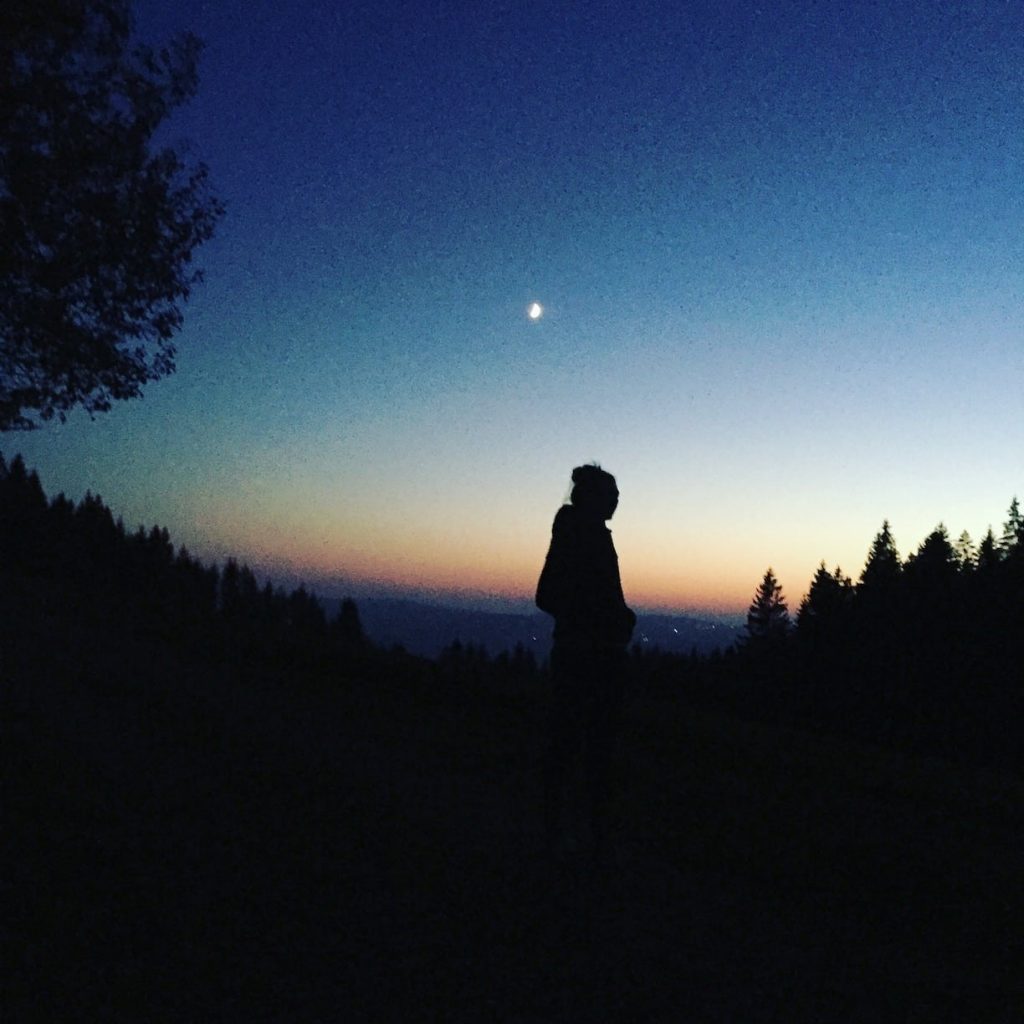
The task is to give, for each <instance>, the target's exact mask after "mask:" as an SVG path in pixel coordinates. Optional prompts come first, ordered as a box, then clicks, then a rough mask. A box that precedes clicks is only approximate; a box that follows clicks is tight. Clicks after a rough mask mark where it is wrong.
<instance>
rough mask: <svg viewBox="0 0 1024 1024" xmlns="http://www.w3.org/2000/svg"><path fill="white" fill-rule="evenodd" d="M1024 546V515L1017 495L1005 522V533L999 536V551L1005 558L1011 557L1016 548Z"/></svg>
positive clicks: (1011, 503)
mask: <svg viewBox="0 0 1024 1024" xmlns="http://www.w3.org/2000/svg"><path fill="white" fill-rule="evenodd" d="M1020 547H1024V515H1022V514H1021V511H1020V502H1019V501H1018V500H1017V498H1016V496H1015V497H1014V498H1013V500H1012V501H1011V502H1010V507H1009V509H1008V510H1007V513H1006V522H1005V523H1003V533H1002V536H1001V537H1000V538H999V553H1000V555H1001V556H1002V557H1003V558H1009V557H1011V555H1012V553H1013V552H1014V550H1015V549H1017V548H1020Z"/></svg>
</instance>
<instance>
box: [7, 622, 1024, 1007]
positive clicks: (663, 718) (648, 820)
mask: <svg viewBox="0 0 1024 1024" xmlns="http://www.w3.org/2000/svg"><path fill="white" fill-rule="evenodd" d="M6 625H7V628H6V630H5V633H4V639H5V644H6V649H5V650H4V651H3V655H4V662H3V665H2V667H3V670H4V676H5V678H4V692H3V704H2V712H3V759H4V768H3V775H4V787H5V795H4V801H3V815H4V819H5V820H4V830H3V836H4V839H3V845H4V856H5V867H4V870H3V876H2V879H3V880H2V885H3V890H4V893H3V896H4V898H3V903H4V905H5V908H6V909H5V911H4V921H5V931H6V933H7V934H6V938H7V941H8V943H9V947H8V948H9V952H8V953H6V954H5V956H4V959H5V961H6V963H7V965H8V967H9V970H8V971H7V972H6V973H7V974H8V980H7V982H6V983H5V993H4V997H3V1003H4V1006H5V1010H4V1013H3V1017H4V1020H5V1021H11V1022H14V1021H28V1020H33V1021H38V1020H46V1019H52V1020H75V1019H78V1020H97V1021H98V1020H124V1021H133V1022H134V1021H152V1020H177V1021H222V1020H223V1021H235V1020H238V1021H247V1022H248V1021H358V1020H368V1021H370V1020H372V1021H381V1020H395V1021H409V1020H495V1021H524V1022H525V1021H560V1020H593V1021H680V1020H682V1021H698V1022H701V1021H709V1022H710V1021H723V1022H724V1021H728V1022H738V1024H744V1022H759V1021H780V1022H803V1021H822V1022H832V1021H865V1022H878V1021H900V1022H914V1021H921V1022H932V1021H958V1022H982V1021H993V1022H995V1021H998V1022H1006V1024H1011V1022H1018V1021H1020V1020H1022V1019H1024V970H1022V968H1024V952H1022V942H1021V934H1022V928H1021V924H1022V920H1021V916H1022V910H1024V871H1022V868H1024V855H1022V847H1021V838H1022V828H1021V826H1022V822H1024V811H1022V800H1021V798H1022V796H1024V785H1022V783H1021V781H1020V780H1019V779H1016V778H1014V777H1010V776H998V775H993V774H988V775H983V774H980V773H978V772H966V771H964V770H960V769H955V768H953V767H952V766H949V765H946V764H944V763H942V762H938V761H936V762H925V761H920V760H910V759H907V758H903V757H900V756H897V755H895V754H890V753H881V752H878V751H872V750H866V749H864V748H862V747H857V746H853V745H845V746H844V745H841V744H839V743H837V742H829V741H826V740H823V739H820V738H813V737H809V736H806V735H802V734H799V733H787V732H785V731H783V730H780V729H777V728H769V727H767V726H757V725H754V724H751V723H744V722H738V721H735V720H731V719H728V718H725V717H721V716H716V715H714V714H710V713H707V712H696V711H693V710H688V709H687V708H686V707H685V706H684V705H683V704H681V703H680V702H678V701H669V700H665V699H661V700H655V699H651V698H646V699H640V698H637V699H634V700H633V702H632V703H631V705H630V708H629V713H628V723H627V732H626V735H625V737H624V741H623V744H622V749H621V752H620V753H621V758H620V761H621V771H620V785H619V787H618V794H617V800H616V821H617V827H616V833H615V846H614V850H613V854H614V860H615V861H616V863H614V864H613V865H605V866H603V867H600V868H596V867H593V866H591V864H590V862H589V861H588V860H587V859H586V858H585V857H580V858H579V859H578V860H572V861H569V862H568V863H565V864H562V865H560V866H556V865H553V864H551V863H550V862H549V861H548V860H547V859H546V858H545V857H544V855H543V853H542V843H541V836H540V830H539V811H538V806H537V805H538V795H539V779H538V763H539V753H540V745H541V738H542V703H541V700H540V695H539V694H538V693H532V692H520V693H514V692H505V693H504V694H498V693H493V692H492V693H485V692H481V691H477V692H476V693H475V694H471V693H469V692H467V691H466V690H465V689H459V688H456V687H454V686H452V685H450V684H441V683H438V682H437V681H436V680H434V679H433V677H431V676H430V674H429V671H428V670H427V669H426V668H424V667H417V666H416V664H415V663H414V662H411V661H410V662H409V663H408V664H407V666H406V668H404V669H400V668H399V667H398V666H399V663H398V662H396V663H395V667H394V668H393V670H392V671H391V673H390V675H388V674H386V673H385V674H384V675H383V677H382V678H378V679H376V680H375V681H370V680H368V679H360V678H358V677H357V678H353V679H350V680H338V681H337V682H336V683H334V684H331V685H329V686H325V685H323V684H321V685H319V686H311V685H302V686H300V685H295V686H285V685H281V684H277V685H271V684H269V683H267V682H266V681H265V680H264V681H261V682H260V683H259V684H258V685H256V684H251V683H247V682H245V681H244V680H241V679H237V678H234V677H233V673H231V672H228V673H227V674H226V675H225V676H223V677H216V678H214V677H211V675H210V674H209V670H208V669H203V670H198V669H194V668H193V667H192V666H191V665H190V664H189V662H188V661H187V659H185V658H184V656H181V657H180V658H178V657H177V656H176V655H175V654H173V653H169V651H170V649H169V648H166V647H164V646H159V645H154V644H153V643H151V642H142V641H140V642H137V643H128V644H126V645H124V646H122V647H121V648H120V649H118V650H117V651H103V652H101V653H98V654H96V653H95V652H93V653H94V654H95V657H93V656H91V655H90V654H89V651H90V647H89V636H88V625H87V624H86V625H84V626H82V629H83V630H84V631H85V632H83V633H82V634H81V635H80V636H78V637H77V639H76V638H75V637H74V636H71V637H70V638H68V637H65V638H64V639H63V640H62V642H61V643H60V644H47V643H45V642H44V641H43V640H41V639H39V638H41V637H43V636H47V635H49V634H48V632H47V629H46V624H45V622H44V623H40V622H39V621H38V620H33V622H32V623H31V624H27V623H26V624H22V625H23V626H24V628H21V627H19V625H18V624H17V623H11V622H10V621H9V622H8V623H7V624H6ZM62 628H63V627H62ZM82 652H85V653H84V654H83V653H82ZM98 666H103V668H102V670H100V669H99V668H98ZM111 666H113V668H111Z"/></svg>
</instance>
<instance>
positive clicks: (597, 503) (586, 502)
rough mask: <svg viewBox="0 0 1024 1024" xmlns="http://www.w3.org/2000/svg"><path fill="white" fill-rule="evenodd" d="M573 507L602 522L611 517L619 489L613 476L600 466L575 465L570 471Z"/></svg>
mask: <svg viewBox="0 0 1024 1024" xmlns="http://www.w3.org/2000/svg"><path fill="white" fill-rule="evenodd" d="M572 484H573V487H572V496H571V497H570V498H569V500H570V501H571V502H572V504H573V507H575V508H578V509H579V510H580V511H581V512H583V513H584V514H585V515H588V516H592V517H593V518H595V519H599V520H600V521H601V522H604V521H605V520H606V519H611V517H612V516H613V515H614V514H615V509H616V507H617V506H618V504H619V489H618V487H616V485H615V477H613V476H612V475H611V473H608V472H606V471H605V470H603V469H602V468H601V467H600V466H596V465H590V466H577V467H576V468H575V469H574V470H573V471H572Z"/></svg>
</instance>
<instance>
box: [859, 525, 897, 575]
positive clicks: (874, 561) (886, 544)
mask: <svg viewBox="0 0 1024 1024" xmlns="http://www.w3.org/2000/svg"><path fill="white" fill-rule="evenodd" d="M901 570H902V565H901V563H900V555H899V552H898V551H897V550H896V543H895V541H894V540H893V539H892V530H891V529H890V528H889V520H888V519H886V520H884V521H883V523H882V529H881V530H879V532H878V533H877V534H875V539H874V541H872V543H871V550H870V551H869V552H868V559H867V561H866V562H865V563H864V569H863V571H862V572H861V574H860V582H859V586H861V587H864V588H866V589H868V590H872V589H875V588H888V587H890V586H892V584H894V583H895V582H896V580H898V579H899V577H900V572H901Z"/></svg>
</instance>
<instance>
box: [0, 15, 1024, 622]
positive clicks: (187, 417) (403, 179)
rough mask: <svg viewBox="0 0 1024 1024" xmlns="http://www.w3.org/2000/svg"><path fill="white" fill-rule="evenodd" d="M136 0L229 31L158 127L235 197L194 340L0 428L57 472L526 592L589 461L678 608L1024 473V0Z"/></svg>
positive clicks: (213, 535) (345, 573)
mask: <svg viewBox="0 0 1024 1024" xmlns="http://www.w3.org/2000/svg"><path fill="white" fill-rule="evenodd" d="M137 10H138V16H139V17H138V30H139V35H140V36H141V37H142V38H144V39H146V40H147V41H151V42H158V41H160V40H161V39H162V38H164V37H166V35H167V34H168V33H170V32H173V31H178V30H181V29H192V30H193V31H195V32H196V33H197V34H198V35H200V36H201V37H202V38H203V39H204V40H205V41H206V50H205V53H204V59H203V63H202V65H201V77H200V89H199V94H198V95H197V97H196V98H195V100H194V101H193V102H192V103H191V104H190V105H189V107H188V108H186V109H184V110H182V111H180V112H179V113H178V114H177V115H176V117H175V120H174V122H173V124H171V125H170V126H169V130H168V132H167V136H168V138H171V139H177V138H179V137H180V138H186V139H188V140H190V143H191V147H192V150H193V152H194V153H195V154H196V155H197V156H198V157H200V158H201V159H203V160H205V161H206V162H207V163H208V165H209V166H210V170H211V175H212V178H213V181H214V185H215V187H216V189H217V190H218V192H219V194H220V195H221V196H222V197H223V199H224V200H225V201H226V203H227V206H228V214H227V216H226V218H225V219H224V221H223V222H222V224H221V226H220V229H219V232H218V234H217V237H216V238H215V239H214V240H213V241H212V242H210V243H209V244H208V245H207V246H205V247H204V248H203V249H202V250H201V253H200V264H201V265H202V266H203V267H204V268H205V271H206V282H205V284H203V285H202V286H200V288H199V289H198V290H197V291H196V292H195V294H194V297H193V299H192V301H191V302H190V303H189V305H188V307H187V310H186V324H185V327H184V329H183V331H182V332H181V334H180V336H179V339H178V347H179V359H178V372H177V374H176V375H175V376H173V377H171V378H168V379H167V380H165V381H162V382H159V383H157V384H154V385H150V387H149V389H148V391H147V394H146V396H145V398H144V399H143V400H141V401H135V402H129V403H122V404H121V405H119V406H116V407H115V409H114V410H113V411H112V412H110V413H107V414H105V415H103V416H100V417H97V419H96V420H95V421H90V420H89V418H88V417H87V416H85V415H81V414H75V415H73V416H72V417H71V418H70V419H69V421H68V423H67V424H66V425H64V426H60V425H52V426H47V427H46V428H44V429H42V430H40V431H38V432H36V433H35V434H34V435H13V436H12V435H6V436H4V438H3V439H2V442H3V448H4V450H5V451H6V452H7V453H8V454H10V453H12V452H13V451H16V450H21V451H22V452H23V453H24V455H25V457H26V460H27V461H28V462H29V464H30V465H34V466H36V467H37V468H38V470H39V471H40V474H41V476H42V479H43V484H44V486H45V487H46V488H47V490H48V492H50V493H51V494H52V493H56V492H57V491H58V490H64V491H65V492H66V493H67V494H68V495H69V496H72V497H75V498H79V497H81V495H82V494H83V493H84V492H85V490H86V489H87V488H91V489H92V490H93V491H94V492H98V493H100V494H101V495H102V496H103V498H104V499H105V500H106V501H107V503H108V504H109V505H110V506H111V507H112V508H113V509H114V511H115V513H120V514H122V515H123V516H124V519H125V521H126V523H127V524H128V525H130V526H134V525H136V524H138V523H146V524H151V523H153V522H158V523H160V524H162V525H166V526H167V527H168V528H169V529H170V530H171V533H172V536H173V538H174V539H175V540H176V541H177V542H178V543H185V544H187V545H188V547H189V549H190V550H191V551H193V552H194V553H197V554H200V555H202V556H204V557H206V558H222V557H224V556H225V555H227V554H235V555H238V556H239V557H241V558H242V559H244V560H246V561H248V562H250V564H253V565H254V566H256V567H259V568H260V569H262V570H263V571H264V572H267V571H269V572H273V573H275V574H277V575H278V577H281V578H287V579H295V578H297V577H301V578H303V579H305V580H306V581H308V582H311V583H313V584H314V585H315V586H316V587H317V588H318V589H319V590H320V591H321V592H322V593H325V594H329V593H346V592H353V593H356V594H364V593H369V592H381V591H383V590H392V589H394V588H397V589H398V590H400V591H405V590H408V591H411V592H416V593H424V592H431V593H435V594H436V593H445V594H450V595H456V596H458V597H461V598H474V599H476V598H481V597H486V596H488V595H490V596H492V597H493V596H497V597H506V596H508V597H511V598H518V599H525V600H526V601H528V600H529V598H530V597H531V596H532V592H533V587H534V585H535V582H536V578H537V574H538V572H539V570H540V566H541V563H542V561H543V557H544V553H545V550H546V547H547V543H548V539H549V536H550V525H551V519H552V517H553V515H554V513H555V511H556V509H557V507H558V505H559V504H560V503H561V502H562V501H563V500H564V498H565V497H566V496H567V493H568V485H569V473H570V471H571V469H572V467H573V466H574V465H577V464H579V463H581V462H588V461H593V460H597V461H599V462H601V464H602V465H604V466H605V468H607V469H609V470H610V471H611V472H613V473H614V474H615V475H616V476H617V478H618V482H619V488H620V491H621V493H622V499H621V504H620V508H619V512H618V513H617V515H616V517H615V519H614V520H613V522H612V526H613V528H614V536H615V543H616V547H617V549H618V552H619V560H620V566H621V570H622V578H623V584H624V588H625V591H626V595H627V599H628V600H629V601H630V603H632V604H634V605H636V606H638V607H648V608H654V607H658V608H664V609H677V610H691V611H692V610H694V609H710V608H714V609H718V610H725V611H736V610H742V609H745V607H746V605H747V604H748V603H749V601H750V599H751V597H752V595H753V592H754V589H755V587H756V585H757V584H758V582H759V581H760V578H761V576H762V575H763V573H764V571H765V569H766V568H767V567H768V566H769V565H770V566H772V567H773V568H774V570H775V572H776V575H777V576H778V577H779V579H780V581H781V583H782V585H783V588H784V590H785V592H786V595H787V597H788V598H789V600H790V604H791V607H792V608H794V610H795V606H796V604H797V603H798V601H799V598H800V596H801V595H802V594H803V593H804V592H805V591H806V589H807V585H808V583H809V580H810V577H811V575H812V574H813V572H814V569H815V567H816V566H817V564H818V563H819V562H820V561H821V560H822V559H824V560H826V561H827V562H828V564H829V566H830V567H831V566H834V565H835V564H836V563H838V564H840V565H841V566H842V567H843V569H844V570H846V571H847V572H849V573H851V574H852V575H854V576H856V575H857V574H858V573H859V571H860V569H861V567H862V566H863V563H864V558H865V555H866V553H867V550H868V547H869V545H870V543H871V540H872V537H873V536H874V534H875V533H876V532H877V530H878V529H879V528H880V526H881V523H882V520H883V519H885V518H888V519H889V520H890V522H891V524H892V529H893V533H894V536H895V538H896V542H897V545H898V546H899V548H900V551H901V553H902V554H903V555H906V554H908V553H909V552H910V551H913V550H915V549H916V547H917V546H918V545H919V544H920V542H921V541H922V540H923V539H924V537H925V536H926V535H927V533H928V532H930V530H931V529H932V528H933V527H935V526H936V524H938V523H939V522H940V521H942V522H944V523H945V524H946V526H947V527H948V529H949V531H950V533H951V534H952V536H953V537H954V538H955V537H956V536H957V535H958V534H959V533H960V531H961V530H964V529H967V530H968V531H970V533H971V534H972V536H973V537H974V538H975V540H978V539H980V537H981V536H982V534H983V533H984V531H985V530H986V529H987V527H988V526H989V524H992V525H993V526H994V527H995V528H996V530H997V532H998V529H999V525H1000V524H1001V523H1002V521H1003V519H1004V518H1005V513H1006V509H1007V506H1008V505H1009V502H1010V499H1011V498H1012V497H1013V495H1014V494H1020V495H1021V496H1022V497H1024V458H1022V455H1024V415H1022V414H1024V307H1022V304H1021V300H1022V296H1024V289H1022V286H1024V262H1022V257H1024V5H1021V4H1020V3H1018V2H1016V0H1010V2H987V0H979V2H976V3H970V4H949V3H943V2H932V0H914V2H909V3H902V2H893V3H884V2H883V3H877V4H864V3H849V4H843V3H812V2H797V3H775V4H767V3H766V4H764V5H762V6H758V5H757V4H755V3H752V2H751V3H732V2H728V0H715V2H713V3H700V2H697V3H689V4H665V3H664V2H663V0H660V2H658V3H651V4H646V3H629V4H626V3H601V2H594V3H589V4H580V5H571V4H565V3H558V4H555V3H523V4H518V3H511V2H508V3H498V4H494V3H486V2H481V3H473V4H459V3H424V2H422V0H419V2H411V3H405V4H401V3H392V2H390V0H373V2H371V3H366V4H361V3H344V4H340V3H333V2H332V3H314V2H302V3H297V2H282V0H274V2H269V0H266V2H264V0H245V2H239V0H224V2H209V3H200V2H196V0H179V2H177V3H175V4H165V3H163V2H157V0H150V2H145V3H141V4H139V5H138V8H137ZM533 301H538V302H540V303H542V304H543V305H544V307H545V310H546V312H545V315H544V316H543V317H542V318H541V319H540V320H539V321H537V322H532V321H531V320H530V319H529V318H528V316H527V313H526V311H527V308H528V306H529V304H530V303H531V302H533Z"/></svg>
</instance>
